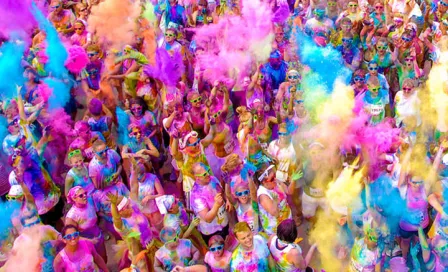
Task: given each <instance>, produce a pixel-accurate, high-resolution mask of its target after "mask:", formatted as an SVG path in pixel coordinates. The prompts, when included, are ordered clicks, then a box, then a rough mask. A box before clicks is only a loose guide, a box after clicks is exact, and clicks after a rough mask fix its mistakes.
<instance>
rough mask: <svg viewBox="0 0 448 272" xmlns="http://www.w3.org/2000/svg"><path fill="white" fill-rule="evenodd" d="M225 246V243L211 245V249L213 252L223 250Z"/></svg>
mask: <svg viewBox="0 0 448 272" xmlns="http://www.w3.org/2000/svg"><path fill="white" fill-rule="evenodd" d="M223 248H224V246H223V245H219V246H216V247H211V248H210V251H211V252H215V251H218V250H222V249H223Z"/></svg>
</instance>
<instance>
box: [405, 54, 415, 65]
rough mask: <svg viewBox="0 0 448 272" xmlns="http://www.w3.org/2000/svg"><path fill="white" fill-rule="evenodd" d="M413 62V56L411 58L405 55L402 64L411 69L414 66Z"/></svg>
mask: <svg viewBox="0 0 448 272" xmlns="http://www.w3.org/2000/svg"><path fill="white" fill-rule="evenodd" d="M414 60H415V58H414V57H413V56H411V55H410V54H407V55H405V57H404V64H405V65H406V67H408V68H412V66H413V64H414Z"/></svg>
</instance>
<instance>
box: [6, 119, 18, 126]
mask: <svg viewBox="0 0 448 272" xmlns="http://www.w3.org/2000/svg"><path fill="white" fill-rule="evenodd" d="M18 123H19V119H14V120H12V121H11V122H9V123H8V127H9V126H17V125H18Z"/></svg>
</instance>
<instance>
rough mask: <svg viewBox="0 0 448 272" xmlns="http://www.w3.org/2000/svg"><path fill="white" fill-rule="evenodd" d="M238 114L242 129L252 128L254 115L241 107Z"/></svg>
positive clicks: (237, 109) (237, 110)
mask: <svg viewBox="0 0 448 272" xmlns="http://www.w3.org/2000/svg"><path fill="white" fill-rule="evenodd" d="M236 112H237V113H238V119H239V121H240V129H243V128H249V129H250V128H252V113H251V112H250V111H248V110H247V108H246V107H245V106H239V107H238V108H236Z"/></svg>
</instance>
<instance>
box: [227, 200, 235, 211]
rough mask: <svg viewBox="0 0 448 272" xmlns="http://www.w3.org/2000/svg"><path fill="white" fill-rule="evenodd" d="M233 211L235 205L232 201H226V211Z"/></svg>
mask: <svg viewBox="0 0 448 272" xmlns="http://www.w3.org/2000/svg"><path fill="white" fill-rule="evenodd" d="M232 210H233V205H232V203H230V201H228V200H227V201H226V211H228V212H231V211H232Z"/></svg>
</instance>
